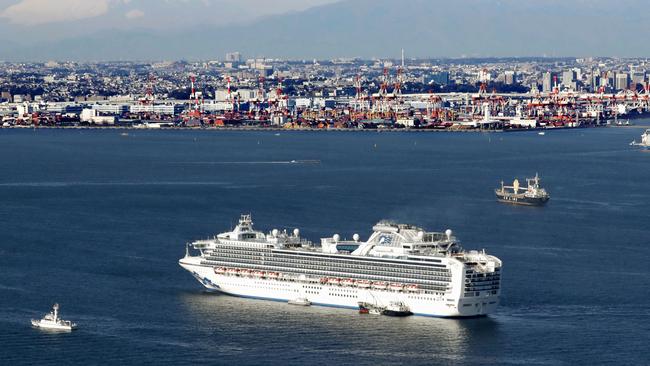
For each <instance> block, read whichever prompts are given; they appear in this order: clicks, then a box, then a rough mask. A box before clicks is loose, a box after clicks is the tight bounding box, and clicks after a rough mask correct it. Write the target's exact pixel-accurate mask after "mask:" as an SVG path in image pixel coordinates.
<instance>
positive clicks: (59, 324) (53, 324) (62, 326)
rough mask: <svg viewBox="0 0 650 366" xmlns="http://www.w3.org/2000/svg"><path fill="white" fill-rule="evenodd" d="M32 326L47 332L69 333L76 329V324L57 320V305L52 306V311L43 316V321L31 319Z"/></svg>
mask: <svg viewBox="0 0 650 366" xmlns="http://www.w3.org/2000/svg"><path fill="white" fill-rule="evenodd" d="M32 326H34V327H36V328H41V329H48V330H66V331H71V330H74V329H77V324H76V323H73V322H71V321H69V320H63V319H61V318H59V304H54V306H53V307H52V311H51V312H49V313H47V314H45V316H44V317H43V319H40V320H36V319H32Z"/></svg>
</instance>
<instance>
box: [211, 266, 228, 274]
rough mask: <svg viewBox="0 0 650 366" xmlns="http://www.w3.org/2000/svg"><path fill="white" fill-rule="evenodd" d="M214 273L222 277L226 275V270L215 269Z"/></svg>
mask: <svg viewBox="0 0 650 366" xmlns="http://www.w3.org/2000/svg"><path fill="white" fill-rule="evenodd" d="M214 273H216V274H220V275H222V274H224V273H226V269H225V268H223V267H214Z"/></svg>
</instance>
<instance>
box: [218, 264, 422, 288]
mask: <svg viewBox="0 0 650 366" xmlns="http://www.w3.org/2000/svg"><path fill="white" fill-rule="evenodd" d="M214 273H216V274H218V275H230V276H241V277H255V278H268V279H271V280H275V279H278V278H280V273H278V272H264V271H256V270H251V269H247V268H225V267H215V268H214ZM320 283H321V284H323V285H337V286H346V287H359V288H363V289H369V288H372V289H375V290H390V291H406V292H418V291H420V287H419V286H418V285H415V284H410V285H405V284H403V283H388V282H383V281H376V282H372V281H368V280H353V279H352V278H336V277H323V278H321V279H320Z"/></svg>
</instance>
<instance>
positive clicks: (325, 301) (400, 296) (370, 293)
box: [179, 257, 499, 317]
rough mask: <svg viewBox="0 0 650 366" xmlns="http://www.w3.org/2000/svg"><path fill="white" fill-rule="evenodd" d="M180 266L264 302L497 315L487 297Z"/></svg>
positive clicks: (184, 262)
mask: <svg viewBox="0 0 650 366" xmlns="http://www.w3.org/2000/svg"><path fill="white" fill-rule="evenodd" d="M179 264H180V265H181V266H182V267H183V268H185V269H186V270H188V271H189V272H190V273H192V275H193V276H194V277H195V278H196V279H197V280H198V281H199V282H200V283H201V284H203V286H205V287H206V288H207V289H209V290H211V291H218V292H221V293H224V294H228V295H232V296H239V297H248V298H255V299H263V300H272V301H282V302H288V301H291V300H295V299H298V298H306V299H307V300H309V301H310V302H311V303H312V304H313V305H320V306H331V307H341V308H350V309H358V308H359V305H358V304H359V302H367V303H374V304H378V305H386V304H389V303H390V302H392V301H398V302H401V303H404V304H405V305H406V306H407V307H408V308H409V309H410V311H411V312H412V313H413V314H414V315H419V316H431V317H478V316H485V315H488V314H490V313H492V312H494V311H495V310H496V308H497V306H498V304H499V297H498V295H492V294H485V295H482V296H475V297H469V298H454V297H450V296H447V295H434V294H425V293H414V292H405V291H392V290H378V289H373V288H360V287H356V286H344V285H332V284H321V283H319V282H308V281H284V280H277V279H266V278H255V277H252V276H239V275H229V274H216V273H215V272H214V268H213V267H211V266H207V265H202V264H201V263H200V258H197V257H186V258H183V259H181V260H180V261H179Z"/></svg>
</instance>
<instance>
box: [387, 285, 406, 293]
mask: <svg viewBox="0 0 650 366" xmlns="http://www.w3.org/2000/svg"><path fill="white" fill-rule="evenodd" d="M388 289H389V290H392V291H402V290H403V289H404V285H403V284H401V283H391V284H390V285H388Z"/></svg>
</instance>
